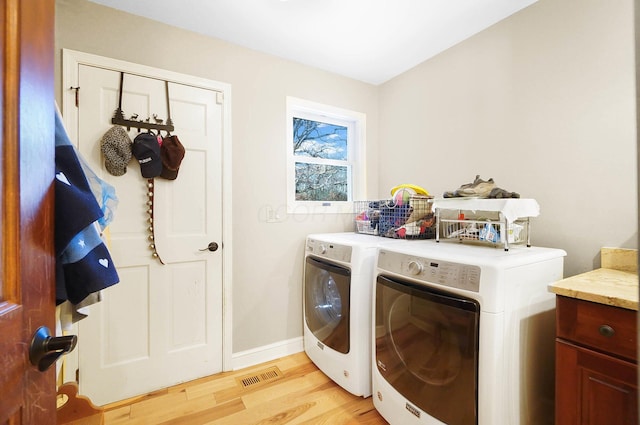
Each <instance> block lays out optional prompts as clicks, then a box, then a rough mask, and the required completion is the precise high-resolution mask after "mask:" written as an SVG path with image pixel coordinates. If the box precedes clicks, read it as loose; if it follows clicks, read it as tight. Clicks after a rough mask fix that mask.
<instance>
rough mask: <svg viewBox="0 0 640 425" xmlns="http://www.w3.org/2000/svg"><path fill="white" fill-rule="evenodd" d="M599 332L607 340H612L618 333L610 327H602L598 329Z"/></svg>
mask: <svg viewBox="0 0 640 425" xmlns="http://www.w3.org/2000/svg"><path fill="white" fill-rule="evenodd" d="M598 332H600V335H602V336H606V337H607V338H611V337H612V336H614V335H615V333H616V331H615V330H614V329H613V328H612V327H611V326H609V325H602V326H600V329H598Z"/></svg>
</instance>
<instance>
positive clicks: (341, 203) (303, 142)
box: [287, 97, 366, 214]
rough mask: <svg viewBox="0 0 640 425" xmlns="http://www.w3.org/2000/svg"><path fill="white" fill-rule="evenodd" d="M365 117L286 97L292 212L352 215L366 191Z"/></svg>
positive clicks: (289, 196)
mask: <svg viewBox="0 0 640 425" xmlns="http://www.w3.org/2000/svg"><path fill="white" fill-rule="evenodd" d="M365 124H366V123H365V115H364V114H362V113H360V112H354V111H348V110H345V109H341V108H336V107H332V106H328V105H323V104H319V103H315V102H310V101H306V100H302V99H296V98H293V97H287V212H288V213H293V214H296V213H300V214H303V213H351V212H353V201H354V200H357V199H363V198H362V197H363V196H364V188H365V161H364V157H365V156H364V154H365Z"/></svg>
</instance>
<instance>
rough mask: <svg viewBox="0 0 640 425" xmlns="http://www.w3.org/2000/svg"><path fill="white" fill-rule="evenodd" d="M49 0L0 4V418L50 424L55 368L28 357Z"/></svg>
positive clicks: (41, 284) (36, 295) (47, 171)
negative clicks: (40, 367) (35, 363)
mask: <svg viewBox="0 0 640 425" xmlns="http://www.w3.org/2000/svg"><path fill="white" fill-rule="evenodd" d="M53 22H54V1H53V0H4V1H3V2H2V3H1V5H0V37H1V40H0V41H1V43H2V53H1V54H0V61H1V63H0V69H1V72H2V82H3V83H2V85H1V86H0V98H1V99H2V102H1V103H0V108H1V110H2V124H1V126H2V127H1V131H0V134H1V138H0V154H1V155H2V158H1V161H0V218H1V219H2V228H1V229H0V424H2V425H4V424H10V425H18V424H34V425H35V424H38V425H46V424H55V422H56V415H55V408H56V406H55V393H56V389H55V371H54V369H55V368H50V369H49V370H48V371H46V372H39V371H38V369H37V368H35V367H33V366H31V364H30V363H29V345H30V342H31V338H32V336H33V334H34V332H35V331H36V329H38V328H39V327H40V326H47V327H49V328H50V329H53V327H54V320H55V319H54V316H55V313H54V309H55V294H54V285H55V283H54V282H55V276H54V274H55V273H54V266H55V264H54V255H53V183H52V181H53V177H54V172H55V168H54V95H53V53H54V52H53V40H54V33H53V28H54V24H53Z"/></svg>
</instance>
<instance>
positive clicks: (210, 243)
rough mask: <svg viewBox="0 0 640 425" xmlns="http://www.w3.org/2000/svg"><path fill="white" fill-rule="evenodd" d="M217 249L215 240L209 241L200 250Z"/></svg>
mask: <svg viewBox="0 0 640 425" xmlns="http://www.w3.org/2000/svg"><path fill="white" fill-rule="evenodd" d="M217 250H218V244H217V243H215V242H209V245H207V247H206V248H202V249H201V250H200V251H211V252H213V251H217Z"/></svg>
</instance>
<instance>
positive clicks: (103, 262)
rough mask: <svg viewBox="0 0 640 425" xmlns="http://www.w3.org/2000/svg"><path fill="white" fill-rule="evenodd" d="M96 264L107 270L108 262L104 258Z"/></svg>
mask: <svg viewBox="0 0 640 425" xmlns="http://www.w3.org/2000/svg"><path fill="white" fill-rule="evenodd" d="M98 263H100V265H101V266H102V267H104V268H105V269H107V268H109V260H107V259H106V258H101V259H99V260H98Z"/></svg>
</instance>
